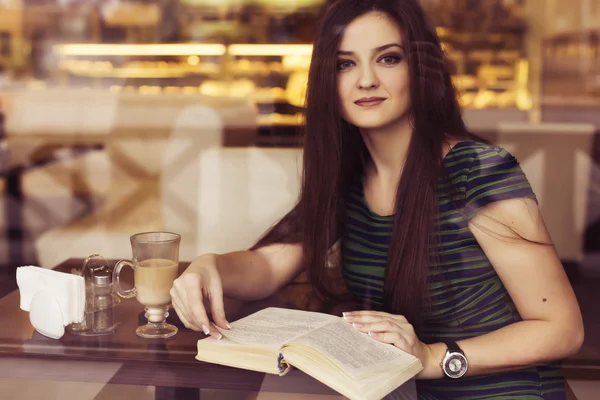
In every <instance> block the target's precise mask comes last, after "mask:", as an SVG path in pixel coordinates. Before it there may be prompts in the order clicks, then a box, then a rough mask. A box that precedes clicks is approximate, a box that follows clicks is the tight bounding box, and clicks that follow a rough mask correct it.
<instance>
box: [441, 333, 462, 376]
mask: <svg viewBox="0 0 600 400" xmlns="http://www.w3.org/2000/svg"><path fill="white" fill-rule="evenodd" d="M446 346H447V347H448V349H447V350H446V355H445V356H444V359H443V360H442V362H441V363H440V367H442V370H443V371H444V374H446V376H447V377H448V378H452V379H458V378H461V377H462V376H464V375H465V374H466V373H467V370H468V369H469V361H467V357H466V356H465V353H464V352H463V351H462V350H461V348H460V347H458V345H457V344H456V343H455V342H447V343H446Z"/></svg>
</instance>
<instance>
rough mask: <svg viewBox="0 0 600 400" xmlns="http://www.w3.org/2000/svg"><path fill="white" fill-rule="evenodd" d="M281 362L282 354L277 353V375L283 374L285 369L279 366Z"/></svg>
mask: <svg viewBox="0 0 600 400" xmlns="http://www.w3.org/2000/svg"><path fill="white" fill-rule="evenodd" d="M282 361H283V354H281V353H279V356H278V357H277V368H279V373H281V374H283V372H284V371H285V368H283V366H282V365H281V362H282Z"/></svg>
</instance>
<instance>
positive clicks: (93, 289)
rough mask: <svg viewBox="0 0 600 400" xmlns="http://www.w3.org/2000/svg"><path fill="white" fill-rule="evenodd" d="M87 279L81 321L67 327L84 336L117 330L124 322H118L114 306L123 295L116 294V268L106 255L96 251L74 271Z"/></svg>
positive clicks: (70, 331)
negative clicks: (114, 268) (113, 280)
mask: <svg viewBox="0 0 600 400" xmlns="http://www.w3.org/2000/svg"><path fill="white" fill-rule="evenodd" d="M71 272H72V273H73V274H76V275H80V276H82V277H83V278H84V281H85V310H84V317H83V320H82V321H81V322H76V323H72V324H70V325H69V326H67V331H68V332H69V333H72V334H74V335H80V336H98V335H107V334H112V333H115V332H117V331H118V330H119V329H120V327H121V324H120V323H118V322H115V320H114V314H113V309H114V306H116V305H117V304H118V303H119V302H120V299H119V298H118V296H116V295H114V289H113V284H112V276H113V269H112V268H111V267H110V266H109V264H108V262H107V261H106V259H105V258H104V257H102V256H100V255H98V254H93V255H91V256H89V257H88V258H86V259H85V261H84V262H83V266H82V268H81V270H73V271H71Z"/></svg>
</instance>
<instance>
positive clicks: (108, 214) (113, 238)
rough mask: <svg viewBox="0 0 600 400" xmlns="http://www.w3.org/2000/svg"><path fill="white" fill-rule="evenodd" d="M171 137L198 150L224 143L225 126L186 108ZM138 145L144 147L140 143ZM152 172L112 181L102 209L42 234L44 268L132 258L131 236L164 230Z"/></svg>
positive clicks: (207, 113)
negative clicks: (77, 260) (94, 258)
mask: <svg viewBox="0 0 600 400" xmlns="http://www.w3.org/2000/svg"><path fill="white" fill-rule="evenodd" d="M171 135H172V136H173V137H174V138H177V139H174V140H173V144H171V142H169V146H175V147H177V144H176V143H181V138H188V139H189V140H190V142H189V143H186V144H184V146H192V147H194V148H195V149H196V151H200V149H201V148H202V147H204V146H206V147H211V146H220V145H221V142H222V140H223V139H222V138H223V125H222V122H221V119H220V116H219V114H218V113H217V112H216V111H215V110H213V109H211V108H208V107H204V106H188V107H187V108H185V109H183V110H182V111H181V112H180V113H179V115H178V117H177V119H176V121H175V123H174V125H173V126H172V133H171ZM138 145H139V146H142V143H139V144H138ZM163 147H166V146H163ZM123 150H124V151H126V150H125V149H123ZM154 157H155V158H154V160H148V161H152V162H153V163H154V164H155V165H158V166H159V169H160V165H161V158H162V156H161V154H155V155H154ZM117 171H118V169H117ZM114 172H115V171H113V173H114ZM148 175H150V176H138V177H130V180H131V183H127V182H126V181H124V180H120V179H119V180H117V181H116V182H112V184H111V185H110V188H109V190H108V195H107V196H106V199H105V202H104V203H103V204H102V205H101V206H100V207H99V208H98V209H96V210H95V211H93V212H92V213H91V214H89V215H86V216H85V217H83V218H80V219H78V220H76V221H73V222H71V223H69V224H68V225H66V226H62V227H55V228H53V229H50V230H48V231H46V232H44V233H43V234H42V235H40V237H39V238H38V239H37V240H36V242H35V247H36V251H37V254H38V260H39V264H40V266H43V267H46V268H51V267H53V266H54V265H56V264H58V263H59V262H61V261H63V260H64V259H65V258H68V257H81V258H83V257H87V256H89V255H90V254H93V253H98V254H101V255H103V256H104V257H106V258H124V257H131V248H130V243H129V237H130V236H131V235H132V234H135V233H139V232H145V231H154V230H161V229H163V223H162V219H161V215H160V206H159V201H160V199H159V195H158V181H159V179H156V178H154V177H153V176H152V174H148ZM113 176H114V175H113Z"/></svg>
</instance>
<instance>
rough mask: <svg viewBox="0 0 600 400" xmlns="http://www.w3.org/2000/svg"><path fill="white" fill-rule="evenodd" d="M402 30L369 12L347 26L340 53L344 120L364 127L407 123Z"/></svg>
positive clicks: (339, 76)
mask: <svg viewBox="0 0 600 400" xmlns="http://www.w3.org/2000/svg"><path fill="white" fill-rule="evenodd" d="M403 43H404V41H403V38H402V34H401V32H400V29H399V28H398V27H397V26H396V25H395V24H394V22H392V20H390V19H389V18H388V17H387V15H385V14H382V13H379V12H371V13H368V14H365V15H363V16H360V17H358V18H357V19H355V20H354V21H352V23H350V24H349V25H348V26H347V27H346V29H345V31H344V35H343V37H342V41H341V44H340V48H339V51H338V92H339V97H340V101H341V105H342V111H343V117H344V119H345V120H346V121H348V122H349V123H351V124H353V125H355V126H357V127H358V128H363V129H377V128H381V127H385V126H389V125H390V124H395V123H399V122H401V121H406V119H407V118H408V115H409V110H410V88H409V72H408V62H407V60H406V56H405V52H404V46H403Z"/></svg>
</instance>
